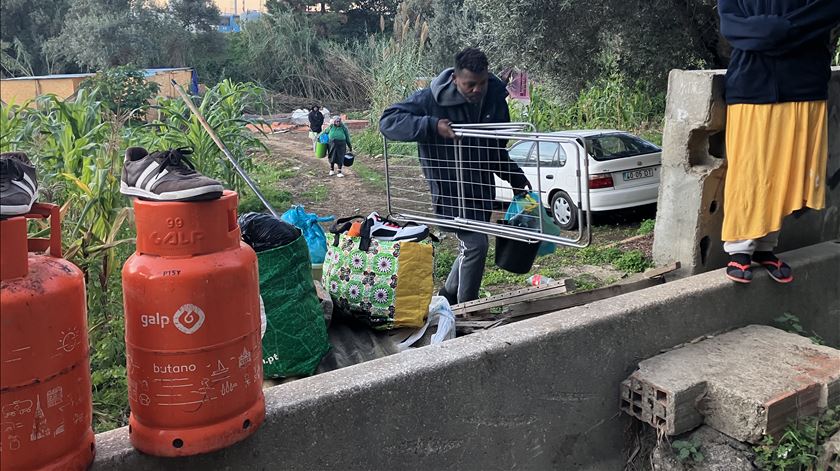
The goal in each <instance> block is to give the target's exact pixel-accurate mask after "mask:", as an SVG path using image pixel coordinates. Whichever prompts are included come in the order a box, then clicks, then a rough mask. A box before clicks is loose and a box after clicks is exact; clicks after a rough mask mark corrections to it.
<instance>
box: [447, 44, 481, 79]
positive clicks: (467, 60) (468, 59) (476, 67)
mask: <svg viewBox="0 0 840 471" xmlns="http://www.w3.org/2000/svg"><path fill="white" fill-rule="evenodd" d="M464 69H466V70H469V71H470V72H472V73H474V74H480V73H483V72H487V56H486V55H485V54H484V53H483V52H481V50H480V49H478V48H474V47H468V48H466V49H464V50H463V51H461V52H459V53H458V55H457V56H455V70H456V71H458V70H464Z"/></svg>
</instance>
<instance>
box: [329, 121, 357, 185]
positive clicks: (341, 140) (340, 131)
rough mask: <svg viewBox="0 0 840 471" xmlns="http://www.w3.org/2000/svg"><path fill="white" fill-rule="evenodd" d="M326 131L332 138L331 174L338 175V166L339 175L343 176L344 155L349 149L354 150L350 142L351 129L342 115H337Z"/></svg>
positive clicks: (330, 142)
mask: <svg viewBox="0 0 840 471" xmlns="http://www.w3.org/2000/svg"><path fill="white" fill-rule="evenodd" d="M324 133H325V134H326V135H327V136H328V137H329V138H330V141H329V146H330V147H329V157H330V176H333V175H336V172H335V167H336V166H337V167H338V177H339V178H343V177H344V173H342V171H341V170H342V168H343V167H344V156H345V155H346V154H347V151H348V150H350V151H352V150H353V144H352V143H351V142H350V130H349V129H347V126H345V125H344V123H343V122H341V116H336V117H335V118H333V122H332V124H330V125H329V126H328V127H327V130H326V131H324Z"/></svg>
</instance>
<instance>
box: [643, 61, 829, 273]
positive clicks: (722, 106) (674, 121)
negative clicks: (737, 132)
mask: <svg viewBox="0 0 840 471" xmlns="http://www.w3.org/2000/svg"><path fill="white" fill-rule="evenodd" d="M724 73H725V71H724V70H691V71H687V70H673V71H671V73H670V75H669V77H668V97H667V103H666V109H665V132H664V135H663V137H662V175H661V183H660V189H659V204H658V211H657V216H656V229H655V236H654V245H653V257H654V261H655V262H656V263H657V264H658V265H665V264H667V263H671V262H675V261H679V262H681V264H682V267H681V268H680V270H679V271H677V272H676V275H678V276H687V275H692V274H697V273H703V272H706V271H709V270H712V269H716V268H720V267H722V266H724V265H725V264H726V262H727V260H728V258H727V256H726V254H725V253H724V252H723V246H722V242H721V240H720V231H721V227H722V224H723V203H724V201H723V194H724V193H723V190H724V182H725V179H726V158H725V157H726V140H725V129H726V103H725V102H724V99H723V91H724V84H723V75H724ZM828 113H829V118H828V119H829V123H828V140H829V142H828V146H829V157H828V168H827V175H826V178H827V180H826V181H827V191H826V202H825V208H826V209H825V210H823V211H811V210H806V211H801V212H797V213H795V214H792V215H790V216H789V217H787V218H786V219H785V221H784V224H783V226H782V234H781V238H780V242H779V248H778V251H779V252H784V251H786V250H792V249H796V248H800V247H805V246H808V245H812V244H816V243H819V242H821V241H828V240H834V239H837V238H840V68H838V67H835V68H834V70H833V73H832V77H831V82H830V84H829V112H828Z"/></svg>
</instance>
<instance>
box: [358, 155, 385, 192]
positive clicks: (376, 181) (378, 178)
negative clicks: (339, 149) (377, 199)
mask: <svg viewBox="0 0 840 471" xmlns="http://www.w3.org/2000/svg"><path fill="white" fill-rule="evenodd" d="M353 171H354V172H356V175H358V176H359V177H360V178H362V179H363V180H364V181H365V182H367V183H370V184H371V185H372V186H373V187H374V188H376V189H377V190H385V177H383V176H382V174H381V173H379V172H377V171H376V170H374V169H372V168H370V167H368V166H367V165H365V163H364V162H361V161H360V160H359V159H356V162H355V163H354V165H353Z"/></svg>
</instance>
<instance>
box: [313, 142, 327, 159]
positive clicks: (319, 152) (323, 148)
mask: <svg viewBox="0 0 840 471" xmlns="http://www.w3.org/2000/svg"><path fill="white" fill-rule="evenodd" d="M325 155H327V145H326V144H323V143H320V142H317V143H315V157H318V158H319V159H320V158H322V157H324V156H325Z"/></svg>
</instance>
